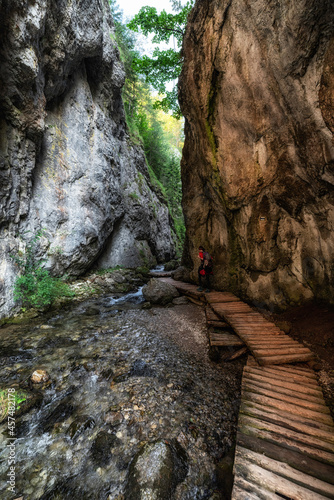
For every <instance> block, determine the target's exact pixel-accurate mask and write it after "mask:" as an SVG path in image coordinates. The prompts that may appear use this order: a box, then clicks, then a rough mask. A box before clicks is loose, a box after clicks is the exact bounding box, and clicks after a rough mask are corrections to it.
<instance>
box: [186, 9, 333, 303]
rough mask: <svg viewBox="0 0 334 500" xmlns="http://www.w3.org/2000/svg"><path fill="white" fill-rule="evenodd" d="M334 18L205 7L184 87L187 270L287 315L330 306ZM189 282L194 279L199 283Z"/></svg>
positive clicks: (325, 13) (195, 25)
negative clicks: (204, 258) (320, 302)
mask: <svg viewBox="0 0 334 500" xmlns="http://www.w3.org/2000/svg"><path fill="white" fill-rule="evenodd" d="M333 34H334V9H333V4H332V2H330V1H329V0H308V1H306V0H303V1H299V2H296V1H291V0H271V1H267V0H266V1H265V0H252V1H249V0H223V1H219V2H218V1H217V0H201V1H198V2H197V3H196V5H195V7H194V9H193V11H192V13H191V15H190V19H189V24H188V27H187V32H186V37H185V40H184V48H183V50H184V57H185V64H184V68H183V72H182V75H181V79H180V101H181V108H182V111H183V113H184V115H185V117H186V141H185V147H184V154H183V160H182V162H183V163H182V175H183V184H184V194H183V206H184V211H185V218H186V227H187V243H186V249H185V255H184V260H185V261H186V262H187V263H188V264H190V265H193V266H194V267H195V271H196V269H197V263H196V256H197V248H198V245H199V244H202V245H204V246H206V247H207V249H208V250H209V251H210V252H212V254H213V256H214V261H215V280H216V286H219V287H221V288H230V289H231V288H232V289H234V290H235V291H237V292H239V293H241V294H243V295H244V296H246V297H249V298H250V299H252V300H253V301H255V302H257V303H265V304H267V305H268V304H272V305H276V306H278V307H280V308H281V307H286V306H287V305H289V304H296V303H299V302H302V301H305V300H307V299H311V298H313V297H316V298H319V299H325V300H327V301H331V302H334V299H333V297H334V293H333V292H334V266H333V262H334V147H333V133H334V121H333V111H334V97H333V96H334V38H333ZM195 271H194V276H195V274H196V273H195Z"/></svg>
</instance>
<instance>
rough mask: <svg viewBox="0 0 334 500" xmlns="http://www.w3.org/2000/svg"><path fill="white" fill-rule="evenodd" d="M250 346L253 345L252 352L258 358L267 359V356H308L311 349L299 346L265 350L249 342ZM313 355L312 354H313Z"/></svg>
mask: <svg viewBox="0 0 334 500" xmlns="http://www.w3.org/2000/svg"><path fill="white" fill-rule="evenodd" d="M249 344H250V345H252V350H253V352H254V353H255V354H256V357H262V356H263V357H267V356H277V355H279V356H285V354H299V353H302V354H306V353H310V352H311V351H310V349H308V348H307V347H302V346H301V345H299V346H293V347H281V346H279V347H269V348H263V347H255V345H256V342H255V341H254V342H249ZM311 354H312V353H311Z"/></svg>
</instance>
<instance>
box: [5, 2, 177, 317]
mask: <svg viewBox="0 0 334 500" xmlns="http://www.w3.org/2000/svg"><path fill="white" fill-rule="evenodd" d="M0 24H1V26H0V47H1V49H0V57H1V68H0V69H1V71H0V316H1V315H4V314H7V313H8V312H9V311H10V309H11V308H12V306H13V297H12V287H13V282H14V280H15V277H16V275H17V269H16V268H15V266H14V263H13V260H12V259H11V258H10V254H11V253H12V254H14V253H16V252H17V251H19V250H24V247H25V242H24V240H22V239H21V238H20V235H21V236H22V235H24V234H25V236H24V238H25V239H29V235H34V234H35V233H36V232H37V231H38V230H39V229H41V228H43V229H45V230H46V233H45V238H43V239H42V240H41V247H40V256H41V257H42V256H44V257H46V258H47V259H48V263H47V266H48V267H49V268H50V269H51V270H52V272H54V273H64V272H66V273H69V274H70V275H79V274H81V273H82V272H84V271H85V270H86V269H87V268H89V267H90V266H91V265H92V264H93V263H96V262H97V261H99V263H100V265H101V266H103V267H109V266H113V265H117V264H124V265H127V266H130V267H135V266H137V265H141V264H154V262H156V260H158V261H164V260H168V259H169V258H172V257H173V256H174V252H175V245H174V233H173V230H172V229H171V225H170V218H169V213H168V209H167V206H166V203H165V201H164V199H163V198H162V195H161V194H160V193H159V192H157V191H155V188H154V186H153V185H152V183H151V180H150V177H149V173H148V170H147V167H146V163H145V158H144V155H143V152H142V150H141V148H139V147H136V146H134V145H133V144H132V143H131V141H130V138H129V136H128V133H127V128H126V124H125V116H124V109H123V104H122V99H121V88H122V85H123V82H124V71H123V68H122V64H121V62H120V58H119V52H118V49H117V47H116V44H115V41H114V38H115V37H114V28H113V22H112V18H111V15H110V9H109V5H108V1H107V0H59V1H57V2H54V1H52V0H0ZM27 231H30V233H26V232H27Z"/></svg>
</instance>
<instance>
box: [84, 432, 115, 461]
mask: <svg viewBox="0 0 334 500" xmlns="http://www.w3.org/2000/svg"><path fill="white" fill-rule="evenodd" d="M116 441H117V437H116V435H115V434H113V433H111V432H108V431H104V430H103V431H101V432H99V433H98V435H97V436H96V438H95V441H94V442H93V445H92V447H91V450H90V451H91V456H92V459H93V461H94V462H95V464H96V465H98V466H100V467H103V466H105V465H107V464H108V463H109V462H110V459H111V448H112V447H113V446H114V445H115V443H116Z"/></svg>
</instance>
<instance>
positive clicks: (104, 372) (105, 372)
mask: <svg viewBox="0 0 334 500" xmlns="http://www.w3.org/2000/svg"><path fill="white" fill-rule="evenodd" d="M113 375H114V372H113V370H112V369H111V368H106V369H105V370H102V372H101V375H100V379H105V380H110V379H111V378H112V377H113Z"/></svg>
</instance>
